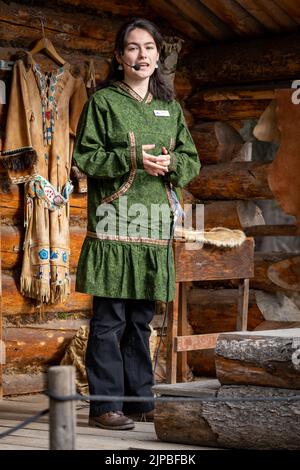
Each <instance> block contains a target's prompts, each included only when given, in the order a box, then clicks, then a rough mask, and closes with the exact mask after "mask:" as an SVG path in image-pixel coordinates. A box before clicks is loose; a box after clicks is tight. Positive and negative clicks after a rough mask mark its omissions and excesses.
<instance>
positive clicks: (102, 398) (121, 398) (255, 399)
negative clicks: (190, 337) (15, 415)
mask: <svg viewBox="0 0 300 470" xmlns="http://www.w3.org/2000/svg"><path fill="white" fill-rule="evenodd" d="M44 393H45V395H47V396H48V397H49V398H51V400H56V401H60V402H64V401H105V402H119V401H122V402H127V403H144V402H149V401H152V402H155V401H159V402H168V403H170V402H171V403H172V402H178V401H189V402H190V401H199V402H215V403H216V402H219V403H225V404H226V403H241V402H269V401H271V402H274V401H275V402H278V401H281V402H292V401H299V400H300V395H290V396H280V397H278V396H277V397H240V398H237V397H226V396H223V397H212V396H208V397H206V396H203V397H187V396H185V397H177V396H173V397H171V396H162V397H161V396H156V397H129V396H114V397H108V396H105V395H80V394H79V393H76V394H75V395H68V396H60V395H56V394H54V393H50V392H49V391H45V392H44ZM47 413H49V408H47V409H45V410H43V411H40V412H39V413H37V414H35V415H33V416H31V417H29V418H27V419H26V420H25V421H22V423H19V424H18V425H16V426H14V427H13V428H11V429H9V430H7V431H4V432H3V433H0V439H1V438H2V437H6V436H9V435H10V434H12V433H14V432H15V431H18V430H19V429H22V428H24V427H26V426H27V425H28V424H30V423H33V422H34V421H37V420H38V419H39V418H41V417H42V416H44V415H46V414H47Z"/></svg>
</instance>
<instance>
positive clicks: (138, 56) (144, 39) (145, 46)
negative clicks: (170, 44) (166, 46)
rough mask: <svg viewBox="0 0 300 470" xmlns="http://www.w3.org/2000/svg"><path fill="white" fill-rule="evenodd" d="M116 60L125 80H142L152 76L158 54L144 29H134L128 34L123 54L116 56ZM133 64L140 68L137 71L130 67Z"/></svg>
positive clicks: (150, 37)
mask: <svg viewBox="0 0 300 470" xmlns="http://www.w3.org/2000/svg"><path fill="white" fill-rule="evenodd" d="M117 59H118V62H119V63H120V64H122V65H123V68H124V78H125V80H126V78H127V79H128V78H129V79H131V80H139V79H140V80H144V79H148V78H149V77H150V76H151V75H152V74H153V72H154V70H155V66H156V63H157V61H158V59H159V53H158V50H157V47H156V44H155V41H154V39H153V37H152V36H151V34H150V33H148V31H146V30H145V29H141V28H136V29H133V30H132V31H130V33H129V34H128V36H127V39H126V42H125V44H124V53H123V55H120V56H117ZM127 64H129V65H127ZM135 64H138V65H139V66H140V69H139V70H135V69H134V68H132V67H130V65H135Z"/></svg>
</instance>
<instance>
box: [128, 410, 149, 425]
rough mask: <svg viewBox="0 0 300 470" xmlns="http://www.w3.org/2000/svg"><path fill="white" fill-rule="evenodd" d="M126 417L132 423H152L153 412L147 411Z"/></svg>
mask: <svg viewBox="0 0 300 470" xmlns="http://www.w3.org/2000/svg"><path fill="white" fill-rule="evenodd" d="M128 417H129V418H131V419H133V421H138V422H144V423H152V422H153V421H154V410H151V411H147V412H146V413H130V414H128Z"/></svg>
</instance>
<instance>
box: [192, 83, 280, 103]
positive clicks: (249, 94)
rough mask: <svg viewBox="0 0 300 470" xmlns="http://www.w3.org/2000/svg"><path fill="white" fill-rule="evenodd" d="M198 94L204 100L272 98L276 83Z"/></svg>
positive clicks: (205, 91) (219, 89) (206, 91)
mask: <svg viewBox="0 0 300 470" xmlns="http://www.w3.org/2000/svg"><path fill="white" fill-rule="evenodd" d="M285 83H286V82H285ZM277 86H278V85H277V84H276V87H277ZM285 86H286V85H285ZM197 96H198V97H199V99H201V100H204V101H228V100H229V101H233V100H239V101H244V100H272V99H274V98H275V93H274V83H273V84H272V86H271V88H269V89H268V88H265V87H263V86H262V85H260V86H259V85H256V86H253V87H251V88H249V87H247V88H246V87H243V88H241V87H240V88H238V87H235V88H229V87H227V88H226V87H224V88H218V89H215V90H202V91H200V92H199V93H197Z"/></svg>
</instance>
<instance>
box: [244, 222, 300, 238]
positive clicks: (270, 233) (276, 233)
mask: <svg viewBox="0 0 300 470" xmlns="http://www.w3.org/2000/svg"><path fill="white" fill-rule="evenodd" d="M244 230H245V234H246V235H247V236H248V237H295V236H297V235H298V229H297V226H296V225H253V226H252V227H246V228H245V229H244Z"/></svg>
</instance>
